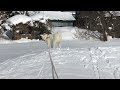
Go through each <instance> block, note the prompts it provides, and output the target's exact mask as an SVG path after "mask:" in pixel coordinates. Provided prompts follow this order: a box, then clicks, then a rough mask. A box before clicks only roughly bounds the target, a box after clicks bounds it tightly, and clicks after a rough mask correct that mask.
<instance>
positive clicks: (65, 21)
mask: <svg viewBox="0 0 120 90" xmlns="http://www.w3.org/2000/svg"><path fill="white" fill-rule="evenodd" d="M34 17H35V18H36V17H37V18H47V19H49V20H50V22H51V24H52V26H53V27H63V26H73V24H74V21H75V18H74V16H73V15H72V13H71V12H61V11H41V12H40V13H39V14H36V15H34V16H32V18H34Z"/></svg>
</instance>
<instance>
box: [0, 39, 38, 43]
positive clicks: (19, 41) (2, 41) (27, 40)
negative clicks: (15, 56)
mask: <svg viewBox="0 0 120 90" xmlns="http://www.w3.org/2000/svg"><path fill="white" fill-rule="evenodd" d="M38 41H39V40H34V39H33V40H30V39H27V38H21V39H20V40H14V41H12V40H6V39H3V38H0V44H13V43H29V42H38Z"/></svg>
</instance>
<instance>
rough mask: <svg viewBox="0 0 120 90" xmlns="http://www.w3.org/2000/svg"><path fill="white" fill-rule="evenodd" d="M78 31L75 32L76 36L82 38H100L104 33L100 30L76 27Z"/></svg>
mask: <svg viewBox="0 0 120 90" xmlns="http://www.w3.org/2000/svg"><path fill="white" fill-rule="evenodd" d="M75 31H76V33H74V35H75V37H76V38H78V39H80V40H100V38H101V37H102V34H101V33H99V32H98V31H90V30H86V29H80V28H77V27H75Z"/></svg>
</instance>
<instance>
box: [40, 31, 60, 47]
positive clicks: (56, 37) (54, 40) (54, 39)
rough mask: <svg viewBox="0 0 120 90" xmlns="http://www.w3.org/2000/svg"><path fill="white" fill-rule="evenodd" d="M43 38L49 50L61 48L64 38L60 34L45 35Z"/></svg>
mask: <svg viewBox="0 0 120 90" xmlns="http://www.w3.org/2000/svg"><path fill="white" fill-rule="evenodd" d="M41 37H42V39H43V40H44V41H45V42H47V44H48V48H56V47H57V48H61V42H62V36H61V33H60V32H57V33H55V34H46V33H44V34H43V35H41Z"/></svg>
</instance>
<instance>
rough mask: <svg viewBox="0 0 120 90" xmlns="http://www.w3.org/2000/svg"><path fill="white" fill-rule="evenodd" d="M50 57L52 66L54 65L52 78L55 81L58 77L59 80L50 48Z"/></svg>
mask: <svg viewBox="0 0 120 90" xmlns="http://www.w3.org/2000/svg"><path fill="white" fill-rule="evenodd" d="M49 57H50V62H51V65H52V77H53V79H55V75H56V78H57V79H58V75H57V72H56V69H55V66H54V63H53V60H52V57H51V53H50V48H49Z"/></svg>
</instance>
